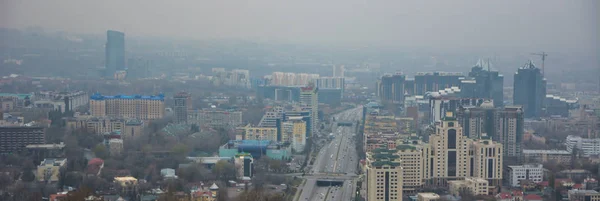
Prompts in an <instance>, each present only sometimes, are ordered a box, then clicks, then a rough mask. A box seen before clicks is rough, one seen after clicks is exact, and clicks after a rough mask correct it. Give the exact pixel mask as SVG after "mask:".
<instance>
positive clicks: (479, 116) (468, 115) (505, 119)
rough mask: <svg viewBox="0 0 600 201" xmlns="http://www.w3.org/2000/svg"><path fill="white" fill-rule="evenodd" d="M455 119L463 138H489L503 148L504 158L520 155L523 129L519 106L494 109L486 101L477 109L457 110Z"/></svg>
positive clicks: (521, 113)
mask: <svg viewBox="0 0 600 201" xmlns="http://www.w3.org/2000/svg"><path fill="white" fill-rule="evenodd" d="M457 119H458V121H459V123H460V124H461V126H462V127H463V131H464V135H465V136H467V137H469V138H471V139H480V138H481V137H484V136H489V137H491V138H493V140H495V141H497V142H500V143H501V144H502V145H503V146H504V147H503V150H504V156H508V157H513V156H520V155H521V147H522V145H521V143H522V142H523V134H524V132H525V130H524V129H525V127H524V119H523V112H522V110H521V107H520V106H506V107H504V108H494V106H493V104H492V103H491V102H489V101H486V102H484V103H483V104H481V106H479V107H462V108H459V109H458V112H457Z"/></svg>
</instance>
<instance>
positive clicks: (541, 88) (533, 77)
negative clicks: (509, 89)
mask: <svg viewBox="0 0 600 201" xmlns="http://www.w3.org/2000/svg"><path fill="white" fill-rule="evenodd" d="M513 87H514V91H513V104H514V105H521V106H523V112H524V113H525V118H539V117H541V116H542V115H543V111H542V108H543V107H544V99H545V98H546V79H545V78H544V75H543V74H542V72H541V70H540V69H539V68H537V67H535V65H533V62H532V61H531V60H530V61H529V62H527V63H525V65H524V66H523V67H521V68H519V70H518V71H517V72H516V73H515V77H514V85H513Z"/></svg>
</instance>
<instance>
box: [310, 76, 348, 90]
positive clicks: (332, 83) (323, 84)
mask: <svg viewBox="0 0 600 201" xmlns="http://www.w3.org/2000/svg"><path fill="white" fill-rule="evenodd" d="M315 81H316V82H315V83H316V84H317V88H319V89H342V91H343V90H344V88H345V87H344V82H345V78H343V77H319V78H318V79H316V80H315Z"/></svg>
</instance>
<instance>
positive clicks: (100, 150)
mask: <svg viewBox="0 0 600 201" xmlns="http://www.w3.org/2000/svg"><path fill="white" fill-rule="evenodd" d="M93 151H94V154H95V155H96V157H98V158H101V159H106V158H108V150H106V146H104V145H103V144H97V145H96V146H95V147H94V150H93Z"/></svg>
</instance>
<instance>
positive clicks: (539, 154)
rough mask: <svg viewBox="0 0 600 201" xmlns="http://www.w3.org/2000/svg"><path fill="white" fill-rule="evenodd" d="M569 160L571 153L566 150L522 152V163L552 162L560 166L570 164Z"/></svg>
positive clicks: (525, 150) (531, 150) (526, 150)
mask: <svg viewBox="0 0 600 201" xmlns="http://www.w3.org/2000/svg"><path fill="white" fill-rule="evenodd" d="M571 158H572V157H571V152H569V151H566V150H534V149H524V150H523V161H524V162H525V163H546V162H554V163H560V164H570V163H571Z"/></svg>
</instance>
